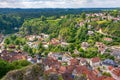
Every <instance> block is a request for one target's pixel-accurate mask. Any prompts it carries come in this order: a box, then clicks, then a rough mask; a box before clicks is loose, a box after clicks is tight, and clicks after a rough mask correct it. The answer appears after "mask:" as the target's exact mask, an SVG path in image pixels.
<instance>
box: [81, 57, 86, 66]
mask: <svg viewBox="0 0 120 80" xmlns="http://www.w3.org/2000/svg"><path fill="white" fill-rule="evenodd" d="M87 63H88V61H87V60H86V58H80V63H79V65H82V66H83V65H87Z"/></svg>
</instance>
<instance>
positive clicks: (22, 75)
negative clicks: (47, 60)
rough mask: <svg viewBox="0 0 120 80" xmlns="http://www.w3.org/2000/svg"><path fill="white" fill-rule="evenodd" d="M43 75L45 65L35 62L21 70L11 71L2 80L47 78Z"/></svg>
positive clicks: (42, 79) (40, 79) (38, 79)
mask: <svg viewBox="0 0 120 80" xmlns="http://www.w3.org/2000/svg"><path fill="white" fill-rule="evenodd" d="M43 76H44V66H43V65H42V64H35V65H30V66H28V67H26V68H23V69H20V70H14V71H10V72H8V73H7V75H6V76H5V77H4V78H3V79H1V80H45V79H44V77H43Z"/></svg>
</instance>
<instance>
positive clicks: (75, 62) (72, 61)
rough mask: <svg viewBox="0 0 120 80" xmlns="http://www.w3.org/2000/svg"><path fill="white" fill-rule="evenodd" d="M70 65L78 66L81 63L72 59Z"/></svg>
mask: <svg viewBox="0 0 120 80" xmlns="http://www.w3.org/2000/svg"><path fill="white" fill-rule="evenodd" d="M70 64H71V65H78V64H79V61H78V60H77V59H71V60H70Z"/></svg>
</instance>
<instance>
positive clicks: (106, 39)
mask: <svg viewBox="0 0 120 80" xmlns="http://www.w3.org/2000/svg"><path fill="white" fill-rule="evenodd" d="M103 40H104V41H108V42H111V41H113V40H112V38H104V39H103Z"/></svg>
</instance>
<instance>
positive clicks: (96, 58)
mask: <svg viewBox="0 0 120 80" xmlns="http://www.w3.org/2000/svg"><path fill="white" fill-rule="evenodd" d="M92 62H93V63H96V62H100V58H99V57H95V58H92Z"/></svg>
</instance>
